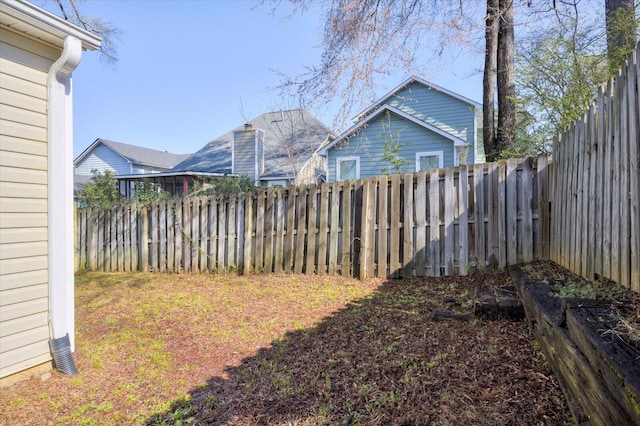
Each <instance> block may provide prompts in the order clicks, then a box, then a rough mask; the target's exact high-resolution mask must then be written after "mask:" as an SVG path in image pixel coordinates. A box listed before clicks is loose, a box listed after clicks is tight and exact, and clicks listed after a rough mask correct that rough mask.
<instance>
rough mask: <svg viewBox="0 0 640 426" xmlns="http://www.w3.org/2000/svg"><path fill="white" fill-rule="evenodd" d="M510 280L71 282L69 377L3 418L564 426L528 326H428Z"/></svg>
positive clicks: (497, 276) (2, 404) (35, 383)
mask: <svg viewBox="0 0 640 426" xmlns="http://www.w3.org/2000/svg"><path fill="white" fill-rule="evenodd" d="M507 281H508V277H507V275H506V274H503V273H491V274H483V275H475V276H473V277H455V278H447V279H414V280H390V281H383V280H367V281H356V280H351V279H344V278H340V277H333V276H332V277H326V276H325V277H318V276H314V277H308V276H292V275H281V276H250V277H246V276H245V277H236V276H187V275H151V274H97V273H95V274H81V275H79V276H78V277H77V284H76V287H77V291H76V296H77V304H76V322H77V334H76V353H75V354H74V357H75V360H76V364H77V366H78V369H79V371H80V374H78V375H76V376H64V375H62V374H58V373H54V374H53V377H52V378H51V379H49V380H47V381H45V382H40V381H39V380H31V381H28V382H24V383H21V384H18V385H16V386H14V387H12V388H9V389H3V390H0V424H6V425H18V424H19V425H24V424H27V425H28V424H34V425H35V424H38V425H40V424H132V423H148V424H238V425H245V424H265V425H267V424H269V425H271V424H308V425H312V424H313V425H317V424H374V425H375V424H398V425H401V424H404V425H410V424H416V425H417V424H463V423H468V424H532V425H533V424H536V425H539V424H554V425H556V424H570V422H571V419H570V415H569V411H568V409H567V407H566V404H565V402H564V399H563V396H562V393H561V392H560V390H559V388H558V386H557V384H556V381H555V379H554V377H553V376H552V374H551V372H550V370H549V368H548V366H547V365H546V363H545V362H544V358H543V355H542V354H541V352H540V351H539V348H538V347H537V345H536V344H535V343H534V340H533V337H532V335H531V333H530V331H529V329H528V327H527V325H526V323H525V322H513V321H507V320H497V321H483V320H476V319H472V320H470V321H456V320H451V321H449V320H440V321H437V320H435V319H434V312H436V311H438V310H442V309H444V308H446V307H447V301H448V300H451V298H455V299H456V300H459V301H461V302H462V304H461V307H460V310H461V311H465V309H466V310H468V312H472V311H473V298H474V296H475V288H476V286H477V285H478V284H481V283H482V284H483V285H485V286H486V285H495V286H501V285H504V284H505V283H506V282H507Z"/></svg>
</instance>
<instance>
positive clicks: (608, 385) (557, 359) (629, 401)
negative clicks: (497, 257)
mask: <svg viewBox="0 0 640 426" xmlns="http://www.w3.org/2000/svg"><path fill="white" fill-rule="evenodd" d="M510 273H511V277H512V280H513V281H514V284H515V286H516V288H517V290H518V293H519V295H520V299H521V301H522V304H523V307H524V310H525V312H526V315H527V318H528V321H529V324H530V326H531V329H532V330H533V334H534V335H535V337H536V340H537V341H538V343H539V344H540V347H541V349H542V351H543V352H544V354H545V357H546V359H547V361H548V362H549V363H550V364H551V367H552V370H553V371H554V375H555V376H556V378H557V379H558V382H559V383H560V387H561V388H562V391H563V393H564V395H565V398H566V400H567V403H568V405H569V408H570V410H571V413H572V415H573V417H574V420H575V421H576V423H577V424H583V423H585V424H592V425H603V426H606V425H614V424H615V425H623V424H624V425H640V371H638V368H637V365H638V360H637V357H638V356H639V354H640V352H638V351H636V352H635V353H629V352H628V351H627V350H625V349H626V348H625V347H624V345H622V346H620V345H617V344H618V342H606V340H605V338H604V337H603V336H602V334H601V333H599V332H598V331H597V330H594V325H593V324H589V323H588V322H587V320H586V318H587V317H588V316H589V315H590V314H589V310H590V309H591V308H593V307H594V306H596V307H597V306H600V307H605V306H607V303H609V304H610V303H611V302H607V301H602V300H582V299H570V300H563V299H560V298H557V297H554V296H552V290H551V288H550V287H549V285H548V284H547V283H546V282H544V281H539V280H533V279H530V278H529V276H528V275H527V274H526V273H524V272H523V271H522V269H520V268H519V267H511V268H510ZM596 326H597V325H596ZM620 344H621V343H620Z"/></svg>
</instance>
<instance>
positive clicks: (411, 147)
mask: <svg viewBox="0 0 640 426" xmlns="http://www.w3.org/2000/svg"><path fill="white" fill-rule="evenodd" d="M392 138H393V140H395V141H396V142H398V143H399V144H400V151H399V152H398V153H397V155H398V156H399V157H402V158H405V159H406V160H407V162H406V165H405V167H404V169H403V170H402V172H405V173H408V172H414V171H415V167H416V165H415V154H416V153H417V152H425V151H429V152H442V154H443V163H444V167H448V166H453V165H454V164H455V149H454V145H453V142H452V141H451V140H449V139H446V138H445V137H443V136H440V135H438V134H437V133H434V132H432V131H430V130H427V129H425V128H424V127H421V126H419V125H417V124H415V123H413V122H411V121H408V120H405V119H403V118H401V117H398V116H397V115H395V114H393V113H390V115H387V114H384V113H383V114H381V115H380V116H379V117H377V118H375V119H374V120H372V121H371V122H369V125H368V126H367V127H366V129H364V131H362V132H360V133H358V134H357V135H355V136H353V137H352V138H351V139H349V140H347V141H345V142H342V143H340V144H338V145H337V146H335V147H333V148H332V149H330V150H328V154H327V176H328V179H329V181H331V182H332V181H335V180H336V159H337V158H338V157H351V156H359V157H360V177H361V178H366V177H370V176H379V175H381V174H384V172H383V169H384V168H387V169H389V170H388V171H387V173H398V172H397V171H395V170H394V169H393V166H392V165H391V164H390V163H388V162H385V161H382V157H383V155H384V141H385V140H386V141H390V140H391V139H392Z"/></svg>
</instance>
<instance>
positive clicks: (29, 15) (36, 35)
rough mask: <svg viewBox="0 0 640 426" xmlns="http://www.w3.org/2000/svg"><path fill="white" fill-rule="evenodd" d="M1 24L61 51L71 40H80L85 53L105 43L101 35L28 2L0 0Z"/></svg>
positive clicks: (22, 0)
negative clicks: (66, 40)
mask: <svg viewBox="0 0 640 426" xmlns="http://www.w3.org/2000/svg"><path fill="white" fill-rule="evenodd" d="M0 24H2V25H4V26H6V27H8V28H10V29H11V30H12V31H15V32H16V33H19V34H23V35H25V36H27V37H30V38H32V39H36V40H39V41H41V42H43V43H46V44H50V45H53V46H56V47H58V48H60V49H62V48H63V45H64V40H65V38H67V37H68V36H72V37H75V38H77V39H78V40H80V42H81V43H82V48H83V49H84V50H97V49H99V48H100V44H101V42H102V39H101V38H100V37H98V36H97V35H95V34H92V33H90V32H89V31H85V30H83V29H82V28H79V27H77V26H76V25H73V24H71V23H70V22H68V21H65V20H64V19H62V18H60V17H58V16H56V15H54V14H52V13H50V12H47V11H46V10H44V9H41V8H39V7H37V6H35V5H33V4H31V3H29V2H27V1H25V0H0Z"/></svg>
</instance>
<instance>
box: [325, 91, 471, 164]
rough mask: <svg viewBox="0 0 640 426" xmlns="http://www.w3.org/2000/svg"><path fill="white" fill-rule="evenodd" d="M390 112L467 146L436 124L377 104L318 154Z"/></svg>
mask: <svg viewBox="0 0 640 426" xmlns="http://www.w3.org/2000/svg"><path fill="white" fill-rule="evenodd" d="M387 111H388V112H391V113H393V114H396V115H398V116H400V117H402V118H403V119H405V120H408V121H411V122H412V123H414V124H417V125H418V126H420V127H422V128H424V129H426V130H429V131H431V132H433V133H436V134H438V135H440V136H442V137H444V138H446V139H449V140H450V141H451V142H453V145H454V146H467V145H468V142H466V141H465V140H463V139H460V138H459V137H456V136H453V135H452V134H450V133H448V132H445V131H444V130H441V129H439V128H437V127H436V126H434V125H432V124H429V123H427V122H426V121H422V120H420V119H419V118H416V117H414V116H413V115H411V114H407V113H406V112H404V111H402V110H400V109H398V108H396V107H393V106H391V105H387V104H384V105H381V106H379V107H378V108H377V109H375V110H373V111H372V112H370V113H369V115H367V116H366V117H364V119H362V120H360V121H358V122H357V123H356V124H354V125H353V126H351V127H350V128H349V129H347V130H346V131H345V132H343V133H342V135H341V136H340V137H338V138H337V139H334V140H333V141H331V142H330V143H328V144H326V145H324V146H323V147H322V149H320V150H318V154H320V155H326V154H327V151H328V150H329V149H331V148H332V147H334V146H336V145H338V144H339V143H341V142H343V141H344V140H347V139H349V138H350V137H351V136H352V135H353V134H354V133H356V132H357V131H358V130H359V129H361V128H362V127H364V126H365V125H367V124H368V123H369V122H370V121H373V120H374V119H375V118H377V117H378V116H379V115H380V114H382V113H383V112H387Z"/></svg>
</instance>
